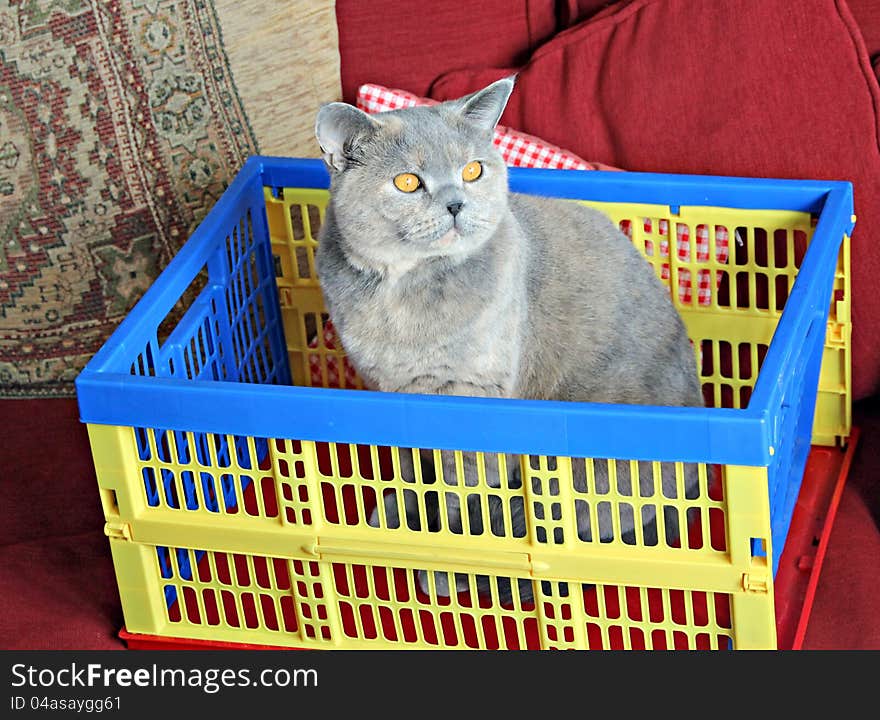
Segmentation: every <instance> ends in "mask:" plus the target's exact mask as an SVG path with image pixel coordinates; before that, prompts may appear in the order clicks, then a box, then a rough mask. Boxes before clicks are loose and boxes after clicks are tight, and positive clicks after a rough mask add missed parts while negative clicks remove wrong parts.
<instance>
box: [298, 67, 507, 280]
mask: <svg viewBox="0 0 880 720" xmlns="http://www.w3.org/2000/svg"><path fill="white" fill-rule="evenodd" d="M513 85H514V80H513V78H512V77H510V78H504V79H502V80H498V81H497V82H495V83H492V84H491V85H489V86H488V87H486V88H484V89H482V90H479V91H477V92H475V93H472V94H471V95H467V96H465V97H463V98H459V99H458V100H451V101H448V102H444V103H440V104H438V105H434V106H430V107H414V108H407V109H403V110H394V111H390V112H385V113H380V114H378V115H367V114H366V113H364V112H362V111H361V110H358V109H357V108H355V107H353V106H351V105H347V104H345V103H330V104H328V105H324V106H323V107H322V108H321V109H320V111H319V112H318V116H317V120H316V123H315V134H316V136H317V138H318V143H319V144H320V146H321V150H322V152H323V154H324V160H325V162H326V163H327V167H328V169H329V170H330V175H331V193H332V196H333V211H334V218H335V221H336V223H337V224H338V225H339V228H340V230H341V231H342V232H343V233H344V234H345V236H346V238H347V239H348V242H349V243H350V244H354V243H357V247H353V248H352V249H353V250H354V251H355V252H357V253H359V254H360V255H361V256H362V257H363V258H365V259H367V260H368V261H371V262H376V263H380V264H381V263H398V262H404V263H406V262H418V261H419V260H421V259H424V258H428V257H432V256H438V255H458V254H467V253H469V252H471V251H473V250H475V249H476V248H478V247H480V245H482V244H483V243H484V242H486V240H487V239H488V238H489V237H490V236H491V235H492V233H493V232H494V231H495V229H496V227H497V225H498V222H499V221H500V219H501V218H502V217H503V215H504V213H505V210H506V207H507V169H506V166H505V164H504V160H503V158H502V157H501V155H500V154H499V152H498V151H497V150H496V148H495V147H494V146H493V144H492V135H493V130H494V128H495V125H496V123H497V122H498V120H499V118H500V117H501V113H502V112H503V111H504V108H505V106H506V104H507V100H508V98H509V97H510V93H511V91H512V90H513Z"/></svg>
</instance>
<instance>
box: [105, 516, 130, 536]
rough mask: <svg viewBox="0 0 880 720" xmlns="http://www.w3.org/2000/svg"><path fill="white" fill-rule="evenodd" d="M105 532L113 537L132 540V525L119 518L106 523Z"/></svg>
mask: <svg viewBox="0 0 880 720" xmlns="http://www.w3.org/2000/svg"><path fill="white" fill-rule="evenodd" d="M104 534H105V535H106V536H107V537H108V538H111V539H116V540H131V525H129V524H128V523H127V522H121V521H119V520H110V521H108V522H106V523H104Z"/></svg>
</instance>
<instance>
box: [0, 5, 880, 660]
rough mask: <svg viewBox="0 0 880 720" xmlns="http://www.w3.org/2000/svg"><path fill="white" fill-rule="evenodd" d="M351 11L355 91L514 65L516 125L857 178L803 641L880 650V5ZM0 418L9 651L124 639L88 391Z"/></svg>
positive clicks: (737, 171) (630, 149)
mask: <svg viewBox="0 0 880 720" xmlns="http://www.w3.org/2000/svg"><path fill="white" fill-rule="evenodd" d="M336 12H337V23H338V30H339V44H340V56H341V76H342V77H341V80H342V89H343V95H344V99H346V100H348V101H350V102H354V99H355V94H356V92H357V88H358V86H359V85H360V84H361V83H365V82H373V83H379V84H383V85H386V86H389V87H395V88H401V89H404V90H408V91H410V92H413V93H416V94H419V95H424V96H428V97H433V98H437V99H445V98H449V97H453V96H457V95H460V94H463V93H465V92H468V91H469V90H472V89H475V88H476V87H478V86H481V85H483V84H485V83H487V82H488V81H490V80H492V79H495V78H496V77H498V76H500V75H503V74H508V73H510V72H511V71H514V70H515V71H517V72H518V73H519V78H518V83H517V88H516V90H515V92H514V95H513V97H512V99H511V102H510V105H509V107H508V109H507V111H506V113H505V115H504V117H503V118H502V122H503V123H504V124H505V125H508V126H510V127H512V128H515V129H519V130H522V131H525V132H528V133H531V134H533V135H536V136H538V137H541V138H544V139H545V140H548V141H550V142H552V143H554V144H556V145H559V146H560V147H564V148H567V149H570V150H571V151H573V152H575V153H576V154H578V155H579V156H581V157H583V158H585V159H587V160H592V161H600V162H603V163H607V164H610V165H614V166H617V167H620V168H623V169H628V170H644V171H660V172H674V173H680V172H681V173H698V174H722V175H724V174H727V175H743V176H771V177H780V178H784V177H791V178H833V179H847V180H851V181H852V182H853V185H854V188H855V202H856V213H857V215H858V223H857V226H856V229H855V232H854V233H853V298H852V304H853V347H854V357H853V387H854V395H855V398H856V400H857V401H858V402H857V403H856V405H855V413H854V416H855V422H856V424H858V425H859V426H860V427H861V429H862V439H861V441H860V444H859V449H858V452H857V453H856V457H855V460H854V464H853V467H852V470H851V472H850V478H849V481H848V483H847V486H846V488H845V491H844V494H843V497H842V499H841V503H840V507H839V511H838V516H837V521H836V523H835V525H834V530H833V533H832V536H831V542H830V545H829V547H828V553H827V556H826V560H825V566H824V569H823V573H822V576H821V583H820V585H819V589H818V593H817V595H816V599H815V605H814V609H813V613H812V620H811V623H810V625H809V628H808V632H807V635H806V641H805V644H804V646H805V647H806V648H872V649H877V648H880V603H878V602H877V601H876V599H875V598H876V592H875V588H876V587H877V585H878V583H880V563H878V561H877V559H878V558H880V531H878V521H880V483H878V481H877V478H878V477H880V398H878V396H877V392H878V390H880V353H877V352H876V349H875V348H876V340H875V338H876V337H878V323H880V312H878V310H880V295H878V294H877V293H876V292H874V285H875V284H876V283H875V278H878V277H880V250H878V249H876V247H875V246H874V244H873V243H872V242H871V236H872V229H873V227H874V226H875V225H876V224H877V223H880V203H878V190H880V149H878V137H880V121H878V114H880V89H878V82H877V70H878V68H880V64H878V58H880V5H878V3H877V2H874V1H872V0H848V2H844V1H843V0H812V1H811V2H809V3H793V2H790V0H723V1H720V0H619V1H618V2H601V1H598V0H531V1H530V0H482V2H479V3H476V2H475V3H467V4H465V3H462V2H460V1H459V2H452V1H451V0H438V1H437V2H432V3H411V2H401V1H400V0H396V1H395V2H390V1H389V0H374V1H373V2H369V3H364V2H358V1H357V0H337V2H336ZM872 60H873V66H872ZM0 412H2V414H3V415H4V416H5V417H7V418H15V419H16V420H17V422H16V423H10V427H9V428H8V429H7V431H6V433H5V437H4V442H2V443H0V473H2V482H0V508H3V509H4V512H3V517H4V522H3V523H2V526H0V568H2V570H3V572H2V573H0V594H2V597H3V600H4V602H5V604H6V607H5V608H4V613H2V614H0V639H2V642H0V645H2V646H3V647H6V648H40V647H45V648H122V647H123V645H122V643H121V642H120V641H119V640H118V639H117V638H116V636H115V632H116V630H117V629H118V628H119V627H120V625H121V624H122V614H121V610H120V607H119V600H118V596H117V593H116V587H115V580H114V577H113V569H112V564H111V562H110V557H109V549H108V546H107V542H106V539H105V538H104V537H103V536H102V535H101V534H100V528H101V527H102V525H103V518H102V516H101V510H100V505H99V502H98V493H97V491H96V486H95V480H94V472H93V469H92V467H91V458H90V455H89V451H88V441H87V437H86V433H85V429H84V428H83V427H82V426H81V425H79V424H78V423H77V410H76V404H75V401H74V400H9V401H3V403H2V405H0ZM22 479H25V480H26V481H21V480H22ZM96 529H97V530H96ZM83 578H86V579H87V582H85V583H84V582H83Z"/></svg>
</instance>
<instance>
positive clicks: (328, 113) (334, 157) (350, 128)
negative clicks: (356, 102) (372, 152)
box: [315, 102, 380, 171]
mask: <svg viewBox="0 0 880 720" xmlns="http://www.w3.org/2000/svg"><path fill="white" fill-rule="evenodd" d="M379 127H380V125H379V123H378V122H377V121H376V120H374V119H373V118H371V117H370V116H369V115H367V113H365V112H363V111H362V110H359V109H358V108H356V107H354V106H353V105H348V104H346V103H341V102H332V103H328V104H327V105H323V106H322V107H321V109H320V110H318V116H317V118H316V119H315V137H316V138H317V139H318V145H320V146H321V152H322V153H323V154H324V162H326V163H327V165H328V166H329V167H330V169H331V170H338V171H342V170H345V168H346V167H347V166H348V165H349V164H351V163H352V162H356V161H357V160H356V158H355V157H354V155H353V153H354V151H355V149H356V146H357V143H358V141H359V140H362V139H365V138H367V137H369V136H370V135H372V133H374V132H375V131H376V130H377V129H378V128H379Z"/></svg>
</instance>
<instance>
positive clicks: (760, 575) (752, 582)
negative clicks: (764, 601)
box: [742, 571, 770, 595]
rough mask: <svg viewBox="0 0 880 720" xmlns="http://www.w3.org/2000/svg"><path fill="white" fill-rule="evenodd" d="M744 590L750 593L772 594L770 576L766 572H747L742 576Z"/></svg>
mask: <svg viewBox="0 0 880 720" xmlns="http://www.w3.org/2000/svg"><path fill="white" fill-rule="evenodd" d="M742 587H743V590H745V591H746V592H750V593H762V594H765V595H766V594H767V593H768V592H770V576H769V574H768V573H766V572H760V571H759V572H747V573H743V576H742Z"/></svg>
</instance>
